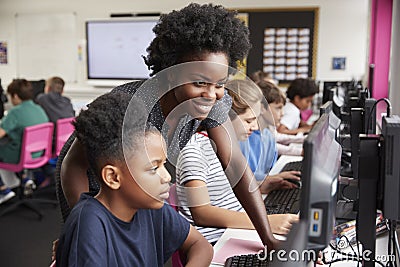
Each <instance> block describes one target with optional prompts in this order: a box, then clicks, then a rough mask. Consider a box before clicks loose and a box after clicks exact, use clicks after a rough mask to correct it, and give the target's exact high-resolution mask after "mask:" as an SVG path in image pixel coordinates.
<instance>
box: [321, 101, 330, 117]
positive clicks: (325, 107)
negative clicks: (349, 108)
mask: <svg viewBox="0 0 400 267" xmlns="http://www.w3.org/2000/svg"><path fill="white" fill-rule="evenodd" d="M331 111H332V100H329V101H327V102H325V103H324V104H323V105H322V106H320V108H319V115H320V116H322V114H329V112H331Z"/></svg>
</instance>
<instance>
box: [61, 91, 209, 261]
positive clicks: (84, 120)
mask: <svg viewBox="0 0 400 267" xmlns="http://www.w3.org/2000/svg"><path fill="white" fill-rule="evenodd" d="M129 101H130V97H129V96H128V95H127V94H126V93H122V92H121V93H113V94H110V93H109V94H106V95H103V96H100V97H99V98H97V99H96V100H95V101H93V102H92V103H91V104H90V106H89V108H88V109H87V110H85V111H82V112H81V113H80V114H79V116H78V117H77V119H76V122H75V123H74V125H75V128H76V135H77V137H78V140H79V141H80V142H81V143H82V144H83V145H84V146H85V148H86V153H87V157H88V161H89V165H90V168H91V169H92V170H93V171H94V173H95V174H96V178H97V179H98V180H99V183H100V191H99V193H98V194H97V195H95V196H93V195H91V194H88V193H83V194H82V195H81V197H80V200H79V202H78V203H77V204H76V205H75V207H74V208H73V210H72V211H71V214H70V215H69V217H68V219H67V221H66V223H65V225H64V229H63V232H62V235H61V237H60V241H59V244H58V249H57V253H56V264H57V266H61V267H62V266H120V267H123V266H127V267H130V266H160V267H162V266H164V263H165V262H166V261H167V260H168V259H169V258H170V256H171V255H172V253H173V252H174V251H176V250H177V249H179V248H182V251H183V252H184V253H185V255H186V261H187V262H186V266H209V264H210V263H211V259H212V254H213V251H212V248H211V246H210V245H209V244H208V243H207V241H206V240H205V239H204V238H203V237H202V236H201V234H200V233H199V232H198V231H197V230H196V229H195V228H193V227H192V226H191V225H190V224H189V223H188V222H187V221H186V220H185V219H184V218H182V217H181V216H180V215H179V214H178V213H177V212H176V211H175V210H174V209H172V208H171V207H170V206H169V205H164V200H166V199H167V198H168V192H169V181H170V180H171V176H170V175H169V173H168V171H167V170H166V169H165V166H164V163H165V161H166V155H165V142H164V139H163V137H162V136H161V134H160V132H159V131H158V130H156V129H155V128H153V129H144V128H143V126H144V125H145V124H146V118H147V114H146V110H145V107H144V105H143V104H142V103H140V102H139V101H138V100H136V99H134V100H132V101H133V102H132V104H131V107H133V108H130V109H128V104H129ZM110 111H112V112H110ZM129 113H130V114H129ZM132 114H134V115H132ZM125 115H127V116H129V118H130V119H128V120H124V116H125Z"/></svg>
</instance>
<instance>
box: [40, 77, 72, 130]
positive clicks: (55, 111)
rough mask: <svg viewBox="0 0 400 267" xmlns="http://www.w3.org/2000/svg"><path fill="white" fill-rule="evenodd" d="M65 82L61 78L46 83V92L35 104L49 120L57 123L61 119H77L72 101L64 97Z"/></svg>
mask: <svg viewBox="0 0 400 267" xmlns="http://www.w3.org/2000/svg"><path fill="white" fill-rule="evenodd" d="M64 85H65V83H64V80H63V79H61V78H60V77H52V78H50V79H48V80H47V81H46V85H45V87H44V92H45V93H42V94H39V95H38V96H37V97H36V99H35V102H36V103H38V104H39V105H40V106H41V107H42V108H43V109H44V111H45V112H46V114H47V116H48V117H49V120H50V121H51V122H52V123H54V124H55V123H56V122H57V120H59V119H64V118H70V117H75V111H74V108H73V107H72V104H71V100H70V99H69V98H68V97H65V96H63V95H62V94H63V91H64Z"/></svg>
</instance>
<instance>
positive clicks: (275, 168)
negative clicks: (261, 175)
mask: <svg viewBox="0 0 400 267" xmlns="http://www.w3.org/2000/svg"><path fill="white" fill-rule="evenodd" d="M301 160H303V157H302V156H288V155H282V156H280V157H279V159H278V161H277V162H276V163H275V165H274V166H273V167H272V169H271V171H270V172H269V175H275V174H278V173H280V172H281V170H282V168H283V167H284V166H285V165H286V164H287V163H289V162H292V161H301Z"/></svg>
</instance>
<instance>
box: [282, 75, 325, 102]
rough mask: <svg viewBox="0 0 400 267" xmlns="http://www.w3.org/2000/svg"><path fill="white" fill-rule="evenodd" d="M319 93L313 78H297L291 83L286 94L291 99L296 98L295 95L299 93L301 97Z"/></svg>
mask: <svg viewBox="0 0 400 267" xmlns="http://www.w3.org/2000/svg"><path fill="white" fill-rule="evenodd" d="M316 93H318V87H317V84H316V83H315V81H314V80H312V79H309V78H308V79H302V78H297V79H295V80H293V82H292V83H291V84H290V85H289V88H288V89H287V91H286V96H287V98H289V99H290V100H294V97H295V96H296V95H298V96H299V97H300V98H305V97H309V96H313V95H315V94H316Z"/></svg>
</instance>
